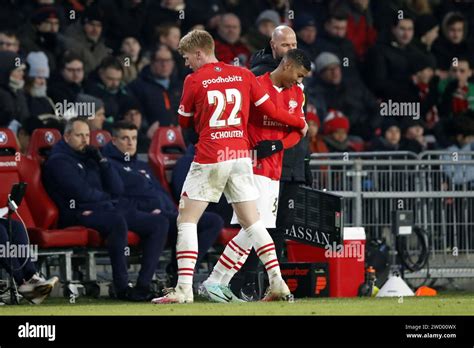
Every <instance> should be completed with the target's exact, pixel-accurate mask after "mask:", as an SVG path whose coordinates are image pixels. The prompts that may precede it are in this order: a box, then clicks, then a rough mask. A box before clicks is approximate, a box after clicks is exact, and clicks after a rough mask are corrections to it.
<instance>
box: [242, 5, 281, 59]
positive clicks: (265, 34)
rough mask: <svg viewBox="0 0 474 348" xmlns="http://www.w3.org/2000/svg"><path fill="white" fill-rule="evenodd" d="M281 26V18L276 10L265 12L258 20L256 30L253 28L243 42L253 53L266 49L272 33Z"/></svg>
mask: <svg viewBox="0 0 474 348" xmlns="http://www.w3.org/2000/svg"><path fill="white" fill-rule="evenodd" d="M279 25H280V16H279V15H278V13H277V12H276V11H274V10H265V11H263V12H262V13H260V15H259V16H258V18H257V21H256V22H255V28H254V27H251V28H250V29H249V31H248V33H247V34H245V36H244V37H243V38H242V42H243V43H244V44H245V45H246V46H247V47H248V48H249V49H250V51H251V52H252V53H254V52H255V51H258V50H262V49H264V48H265V47H266V46H267V44H268V41H269V40H270V38H271V36H272V32H273V31H274V30H275V28H276V27H278V26H279Z"/></svg>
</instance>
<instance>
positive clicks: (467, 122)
mask: <svg viewBox="0 0 474 348" xmlns="http://www.w3.org/2000/svg"><path fill="white" fill-rule="evenodd" d="M448 129H449V130H448V133H449V136H450V138H451V139H452V141H453V144H452V145H451V146H449V147H448V148H447V149H446V151H448V152H449V153H450V155H446V156H443V157H444V158H443V160H447V161H452V160H453V158H452V156H451V154H452V153H458V157H457V159H458V160H459V161H463V160H469V161H470V160H472V156H471V155H467V154H466V155H464V154H462V152H472V151H474V113H473V112H472V111H469V112H467V113H465V114H463V115H460V116H458V117H456V118H455V119H454V120H453V122H452V124H451V125H450V126H449V127H448ZM442 167H443V168H442V169H443V172H444V173H445V174H446V175H447V176H448V177H449V178H450V180H451V183H452V184H454V185H463V184H466V183H469V184H470V187H469V189H472V184H473V182H474V166H460V165H449V164H448V165H443V166H442Z"/></svg>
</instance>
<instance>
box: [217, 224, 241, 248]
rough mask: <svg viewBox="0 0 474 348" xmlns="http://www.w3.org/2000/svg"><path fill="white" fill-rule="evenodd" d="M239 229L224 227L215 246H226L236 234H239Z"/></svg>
mask: <svg viewBox="0 0 474 348" xmlns="http://www.w3.org/2000/svg"><path fill="white" fill-rule="evenodd" d="M239 231H240V228H233V227H224V228H223V229H222V230H221V233H220V234H219V237H217V240H216V244H218V245H223V246H226V245H227V243H229V242H230V241H231V240H232V238H234V237H235V236H236V235H237V233H239Z"/></svg>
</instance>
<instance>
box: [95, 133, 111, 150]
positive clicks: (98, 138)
mask: <svg viewBox="0 0 474 348" xmlns="http://www.w3.org/2000/svg"><path fill="white" fill-rule="evenodd" d="M110 140H112V135H110V133H109V132H108V131H106V130H95V131H92V132H91V138H90V144H91V145H92V146H95V147H103V146H105V145H107V143H108V142H109V141H110Z"/></svg>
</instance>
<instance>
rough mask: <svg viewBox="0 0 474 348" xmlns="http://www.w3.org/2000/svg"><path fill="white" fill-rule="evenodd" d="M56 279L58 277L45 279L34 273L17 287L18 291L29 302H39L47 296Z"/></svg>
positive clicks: (57, 279)
mask: <svg viewBox="0 0 474 348" xmlns="http://www.w3.org/2000/svg"><path fill="white" fill-rule="evenodd" d="M58 281H59V278H58V277H52V278H50V279H48V280H46V279H44V278H43V277H40V276H39V275H38V274H34V275H33V276H32V277H31V278H30V279H29V280H28V281H26V282H24V283H23V284H22V285H21V286H20V287H19V288H18V292H19V293H20V294H21V295H22V296H23V297H24V298H25V299H27V300H28V301H30V302H31V303H33V304H40V303H41V302H43V301H44V300H45V299H46V298H47V297H48V296H49V294H50V293H51V291H52V290H53V288H54V286H55V285H56V283H57V282H58Z"/></svg>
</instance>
